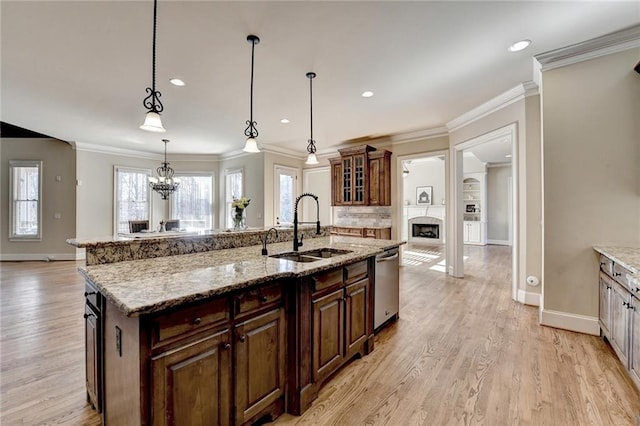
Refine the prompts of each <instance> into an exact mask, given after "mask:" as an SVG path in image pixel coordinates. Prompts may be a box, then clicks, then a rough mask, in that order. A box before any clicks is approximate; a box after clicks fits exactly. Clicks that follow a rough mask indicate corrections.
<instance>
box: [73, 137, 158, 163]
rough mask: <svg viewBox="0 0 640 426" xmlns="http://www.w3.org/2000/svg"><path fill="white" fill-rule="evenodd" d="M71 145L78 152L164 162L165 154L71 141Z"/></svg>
mask: <svg viewBox="0 0 640 426" xmlns="http://www.w3.org/2000/svg"><path fill="white" fill-rule="evenodd" d="M69 145H71V147H72V148H73V149H74V150H76V151H86V152H97V153H99V154H110V155H121V156H123V157H136V158H146V159H149V160H162V159H164V155H163V154H155V153H153V152H146V151H136V150H133V149H125V148H116V147H113V146H104V145H97V144H93V143H86V142H77V141H70V142H69Z"/></svg>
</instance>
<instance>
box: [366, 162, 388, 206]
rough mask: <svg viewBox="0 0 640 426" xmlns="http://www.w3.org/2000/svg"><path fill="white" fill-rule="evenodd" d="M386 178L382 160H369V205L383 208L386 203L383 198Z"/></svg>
mask: <svg viewBox="0 0 640 426" xmlns="http://www.w3.org/2000/svg"><path fill="white" fill-rule="evenodd" d="M383 183H384V176H382V158H375V159H372V160H369V205H370V206H382V205H384V201H383V200H382V198H381V195H383V194H382V184H383Z"/></svg>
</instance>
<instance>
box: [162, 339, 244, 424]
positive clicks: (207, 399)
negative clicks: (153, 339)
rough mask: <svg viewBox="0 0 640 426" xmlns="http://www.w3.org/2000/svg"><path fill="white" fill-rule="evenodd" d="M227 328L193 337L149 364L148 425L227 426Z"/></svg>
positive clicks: (228, 350)
mask: <svg viewBox="0 0 640 426" xmlns="http://www.w3.org/2000/svg"><path fill="white" fill-rule="evenodd" d="M229 342H230V331H229V329H228V328H226V327H225V328H221V329H218V330H213V331H211V332H207V333H205V334H202V335H199V336H197V337H196V338H195V339H192V341H189V342H185V344H184V345H183V346H180V347H177V348H171V349H169V350H167V351H166V352H163V353H160V354H158V355H156V356H154V357H152V360H151V392H152V396H151V406H152V409H151V423H152V424H153V425H158V426H169V425H206V424H218V425H225V424H230V423H231V392H230V383H231V372H232V367H231V344H230V343H229Z"/></svg>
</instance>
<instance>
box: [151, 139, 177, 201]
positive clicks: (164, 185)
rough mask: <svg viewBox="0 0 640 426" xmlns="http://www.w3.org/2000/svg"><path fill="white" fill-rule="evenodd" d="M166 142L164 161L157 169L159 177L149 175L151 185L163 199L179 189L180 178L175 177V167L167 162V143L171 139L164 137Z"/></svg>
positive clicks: (163, 140)
mask: <svg viewBox="0 0 640 426" xmlns="http://www.w3.org/2000/svg"><path fill="white" fill-rule="evenodd" d="M162 142H164V162H163V163H162V165H161V166H160V167H158V168H157V169H156V172H157V173H158V177H157V178H156V177H153V176H149V187H151V189H153V190H154V191H156V192H158V193H159V194H160V196H161V197H162V199H163V200H166V199H167V198H169V195H171V193H172V192H174V191H175V190H177V189H178V186H179V185H180V180H179V179H178V178H174V177H173V173H174V172H173V169H172V168H171V167H169V163H168V162H167V144H168V143H169V139H162Z"/></svg>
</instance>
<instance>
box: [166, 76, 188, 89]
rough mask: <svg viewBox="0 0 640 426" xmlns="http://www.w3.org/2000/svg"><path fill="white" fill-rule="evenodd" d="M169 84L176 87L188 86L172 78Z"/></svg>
mask: <svg viewBox="0 0 640 426" xmlns="http://www.w3.org/2000/svg"><path fill="white" fill-rule="evenodd" d="M169 83H171V84H173V85H174V86H180V87H182V86H186V85H187V84H186V83H185V82H184V81H182V80H180V79H179V78H172V79H171V80H169Z"/></svg>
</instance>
